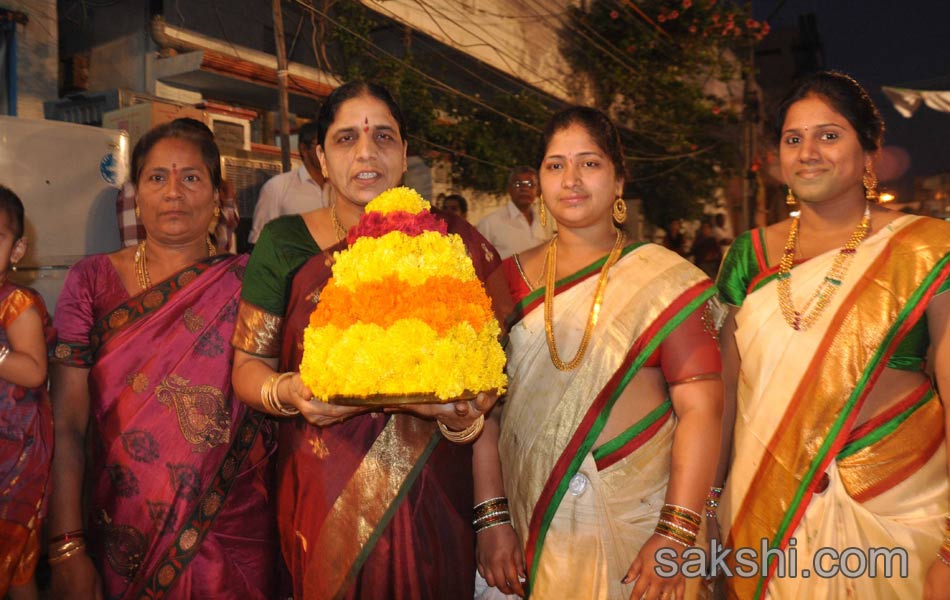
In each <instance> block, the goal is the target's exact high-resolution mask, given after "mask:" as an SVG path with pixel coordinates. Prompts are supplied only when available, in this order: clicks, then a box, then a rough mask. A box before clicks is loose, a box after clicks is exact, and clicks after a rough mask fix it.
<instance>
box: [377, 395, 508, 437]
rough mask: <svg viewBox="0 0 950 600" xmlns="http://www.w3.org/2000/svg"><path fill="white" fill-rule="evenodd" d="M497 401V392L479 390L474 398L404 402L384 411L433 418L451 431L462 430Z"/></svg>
mask: <svg viewBox="0 0 950 600" xmlns="http://www.w3.org/2000/svg"><path fill="white" fill-rule="evenodd" d="M497 401H498V394H496V393H495V392H480V393H479V394H478V395H477V396H475V399H474V400H465V401H461V402H449V403H446V404H405V405H402V406H393V407H390V408H387V409H386V412H409V413H412V414H414V415H416V416H417V417H422V418H423V419H435V420H436V421H439V422H440V423H442V424H443V425H445V426H446V427H448V428H449V429H451V430H453V431H463V430H464V429H466V428H467V427H469V426H470V425H471V424H472V423H474V422H475V420H476V419H477V418H479V417H480V416H482V415H484V414H485V413H487V412H488V411H489V410H491V408H492V407H493V406H495V402H497Z"/></svg>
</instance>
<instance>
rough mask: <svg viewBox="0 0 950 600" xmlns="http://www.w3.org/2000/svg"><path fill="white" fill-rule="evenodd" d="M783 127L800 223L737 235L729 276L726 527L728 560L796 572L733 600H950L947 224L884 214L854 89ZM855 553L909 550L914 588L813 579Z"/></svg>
mask: <svg viewBox="0 0 950 600" xmlns="http://www.w3.org/2000/svg"><path fill="white" fill-rule="evenodd" d="M774 129H775V131H774V133H775V134H776V136H777V137H778V139H779V142H780V150H779V154H780V162H781V168H782V174H783V176H784V178H785V181H786V183H787V184H788V186H789V192H788V200H789V203H790V204H791V203H793V202H797V207H798V210H799V212H798V214H797V215H795V216H793V217H792V218H790V219H786V220H785V221H782V222H780V223H777V224H775V225H772V226H770V227H767V228H764V229H759V230H756V231H752V232H747V233H746V234H743V235H742V236H741V237H740V238H739V239H737V240H736V243H735V244H734V245H733V247H732V248H731V249H730V252H729V255H728V256H727V257H726V259H725V261H724V264H723V269H722V270H721V272H720V277H719V288H720V295H721V297H722V299H723V300H724V301H725V302H726V303H728V304H729V305H731V309H730V312H729V317H728V318H727V320H726V324H725V325H724V327H723V330H722V348H723V361H724V369H723V374H724V380H725V386H726V411H725V419H724V420H725V422H726V423H727V426H728V425H730V424H732V423H733V421H734V429H733V430H732V433H733V438H732V444H731V446H732V452H731V457H730V455H729V454H728V450H727V448H728V446H724V461H723V464H722V465H721V468H720V472H719V477H721V476H722V475H724V474H725V472H726V462H728V460H725V459H729V460H731V465H730V468H729V474H728V478H727V480H726V489H725V493H724V496H723V503H722V508H721V510H720V519H721V524H722V526H723V533H724V534H727V535H726V539H727V540H728V541H727V544H726V545H727V546H729V547H731V548H733V549H734V550H736V549H739V548H745V547H751V548H755V549H756V550H757V551H758V550H759V549H760V545H761V544H762V540H766V543H767V545H768V546H769V547H772V548H778V549H781V550H783V551H785V550H788V549H790V548H794V550H795V553H796V554H797V565H796V568H795V571H796V575H792V572H793V571H792V570H791V568H787V570H786V573H784V574H782V573H780V572H779V571H778V570H777V563H773V565H772V568H771V569H769V570H763V572H761V573H759V574H756V576H754V577H732V578H729V579H727V581H726V588H727V591H728V596H729V597H730V598H742V599H746V598H766V597H768V598H774V599H778V598H783V599H784V598H809V599H825V598H922V597H925V598H950V546H948V547H947V548H946V549H944V550H943V551H942V552H940V551H941V540H944V536H945V534H946V531H945V527H944V521H945V517H946V515H947V507H948V485H947V480H948V475H947V453H946V436H947V434H946V431H947V424H946V417H945V412H944V409H943V407H942V405H941V402H940V399H939V397H938V395H937V391H936V389H935V388H934V386H933V385H932V382H931V379H930V377H929V376H928V374H927V372H926V371H925V369H924V362H925V360H926V357H927V354H928V348H929V349H930V350H931V351H932V352H933V358H934V363H933V364H934V366H935V367H936V370H935V376H936V377H935V378H936V382H937V383H938V385H939V386H940V387H941V388H942V389H943V390H944V391H946V390H947V389H948V388H950V317H948V315H950V294H946V293H945V292H946V291H948V290H950V282H948V278H950V224H948V223H945V222H942V221H938V220H935V219H929V218H925V217H917V216H912V215H903V214H901V213H897V212H893V211H889V210H886V209H884V208H882V207H880V206H877V205H876V204H875V203H874V198H875V196H876V186H877V180H876V177H875V175H874V166H873V155H874V153H875V152H876V151H877V150H878V149H879V148H880V143H881V137H882V134H883V122H882V121H881V118H880V115H879V114H878V112H877V109H876V108H875V107H874V104H873V103H872V102H871V99H870V98H869V97H868V95H867V93H866V92H865V91H864V90H863V89H862V88H861V86H860V85H859V84H858V83H857V82H855V81H854V80H853V79H851V78H850V77H848V76H846V75H843V74H840V73H833V72H824V73H818V74H815V75H812V76H809V77H808V78H806V79H805V80H803V81H802V82H800V83H799V84H798V85H797V86H796V87H795V88H793V90H792V91H791V93H790V94H789V95H788V96H787V97H786V98H785V100H784V101H783V103H782V104H781V105H780V109H779V114H778V116H777V118H776V120H775V127H774ZM946 545H947V544H946V542H944V546H946ZM849 547H853V548H859V549H861V550H862V551H865V550H868V549H869V548H902V549H903V550H904V551H906V553H907V560H906V561H904V562H905V566H906V568H907V575H906V576H899V573H898V570H899V566H900V564H899V561H898V560H893V561H891V560H890V559H888V561H887V562H890V563H892V564H891V565H889V566H892V567H893V568H894V570H895V572H894V576H893V577H885V576H883V573H884V571H883V569H884V566H885V565H884V561H877V564H876V568H877V569H878V573H877V577H874V576H872V573H871V572H870V571H868V572H865V573H863V574H861V576H858V577H848V576H844V575H838V576H837V577H832V578H822V577H818V576H817V575H816V574H815V568H816V565H815V564H814V562H813V561H814V558H815V556H816V553H819V550H820V549H821V548H831V549H834V551H835V552H837V553H840V552H843V551H844V550H845V549H847V548H849ZM938 552H940V554H939V555H938ZM788 556H791V554H788ZM819 556H820V553H819ZM789 560H791V559H790V558H789ZM870 562H873V561H870ZM731 566H735V565H731ZM832 566H833V565H832V561H831V560H829V559H825V560H824V561H823V562H822V563H821V567H822V568H826V569H827V568H831V567H832ZM834 566H837V565H834ZM786 567H788V565H786ZM842 567H845V565H842ZM858 567H860V565H859V564H858V561H857V559H856V557H853V558H852V560H851V561H849V562H848V563H847V565H846V570H849V571H850V570H852V569H854V570H858ZM803 569H808V570H810V571H811V572H812V576H811V577H807V576H802V571H803Z"/></svg>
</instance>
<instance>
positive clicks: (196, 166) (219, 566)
mask: <svg viewBox="0 0 950 600" xmlns="http://www.w3.org/2000/svg"><path fill="white" fill-rule="evenodd" d="M131 179H132V181H133V182H134V183H135V202H136V212H138V214H139V217H140V218H141V221H142V224H143V225H144V228H145V239H143V240H142V241H141V242H139V243H138V245H136V246H135V247H133V248H124V249H122V250H119V251H117V252H114V253H112V254H99V255H94V256H89V257H86V258H84V259H82V260H80V261H79V262H78V263H76V264H75V265H74V266H73V267H72V268H71V269H70V271H69V275H68V276H67V278H66V283H65V286H64V287H63V291H62V293H61V295H60V297H59V301H58V303H57V307H56V314H55V324H56V329H57V333H58V336H59V339H58V341H57V344H56V347H55V350H54V352H53V355H52V360H53V365H52V370H51V382H52V385H51V395H52V400H53V408H54V412H55V415H56V421H55V439H56V452H55V455H54V458H53V491H52V496H51V499H50V519H49V527H48V531H49V534H50V535H51V536H52V537H51V544H50V563H51V567H52V594H53V597H54V598H83V599H85V598H116V599H118V598H142V597H147V598H155V597H173V598H222V599H229V598H233V599H234V600H238V599H241V600H244V599H258V598H259V599H265V598H267V599H269V598H274V597H275V594H276V591H277V590H276V585H275V584H276V575H277V569H276V564H275V558H276V553H277V546H276V530H275V529H276V528H275V523H274V515H273V510H272V507H271V503H270V500H271V492H270V484H271V474H272V472H271V469H269V457H270V455H271V454H272V452H273V436H272V435H270V432H269V427H268V425H267V424H266V423H265V422H264V419H263V418H262V416H261V415H260V414H258V413H256V412H254V411H252V410H249V409H248V408H247V407H246V406H245V405H244V404H242V403H240V402H238V401H237V400H236V399H235V398H234V396H233V395H232V393H231V382H230V365H231V362H232V359H233V352H232V351H231V349H230V347H229V346H228V343H227V340H228V338H229V336H230V335H231V332H232V330H233V329H234V320H235V315H236V313H237V303H238V296H239V294H240V289H241V277H242V275H243V272H244V265H245V263H246V260H247V259H246V257H244V256H241V257H236V256H231V255H224V254H219V253H218V252H217V249H216V248H215V247H214V245H213V244H212V243H211V240H210V238H209V236H208V231H209V228H210V226H211V224H212V223H213V222H214V221H215V220H216V219H217V218H218V216H219V213H220V207H219V203H220V195H219V190H220V186H221V158H220V155H219V152H218V148H217V146H216V145H215V142H214V137H213V136H212V135H211V132H210V131H209V130H208V128H207V127H205V126H204V125H202V124H200V123H198V122H197V121H193V120H191V119H178V120H176V121H173V122H171V123H166V124H163V125H159V126H158V127H156V128H154V129H152V130H151V131H149V132H148V133H146V134H145V135H144V136H142V138H141V139H140V140H139V142H138V143H137V144H136V146H135V149H134V150H133V152H132V173H131ZM87 443H91V444H90V445H91V448H92V458H93V463H92V464H91V465H88V466H87V464H86V448H87ZM84 482H88V486H85V485H84ZM84 489H87V490H88V499H87V500H84V491H83V490H84ZM84 509H85V511H84Z"/></svg>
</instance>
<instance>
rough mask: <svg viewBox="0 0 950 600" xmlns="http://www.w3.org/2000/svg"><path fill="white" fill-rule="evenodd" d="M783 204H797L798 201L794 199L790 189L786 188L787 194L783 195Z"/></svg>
mask: <svg viewBox="0 0 950 600" xmlns="http://www.w3.org/2000/svg"><path fill="white" fill-rule="evenodd" d="M785 204H786V205H787V206H795V205H796V204H798V200H796V199H795V194H794V193H792V188H788V193H787V194H785Z"/></svg>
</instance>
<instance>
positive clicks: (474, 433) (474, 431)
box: [439, 414, 485, 444]
mask: <svg viewBox="0 0 950 600" xmlns="http://www.w3.org/2000/svg"><path fill="white" fill-rule="evenodd" d="M484 427H485V415H484V414H481V415H478V418H477V419H475V422H474V423H472V424H471V425H469V426H468V427H466V428H465V429H463V430H462V431H452V430H451V429H449V428H448V427H446V426H445V424H444V423H442V421H439V431H441V432H442V436H443V437H444V438H445V439H447V440H449V441H450V442H453V443H456V444H467V443H469V442H472V441H474V440H475V438H477V437H478V435H479V434H480V433H481V432H482V429H483V428H484Z"/></svg>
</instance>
